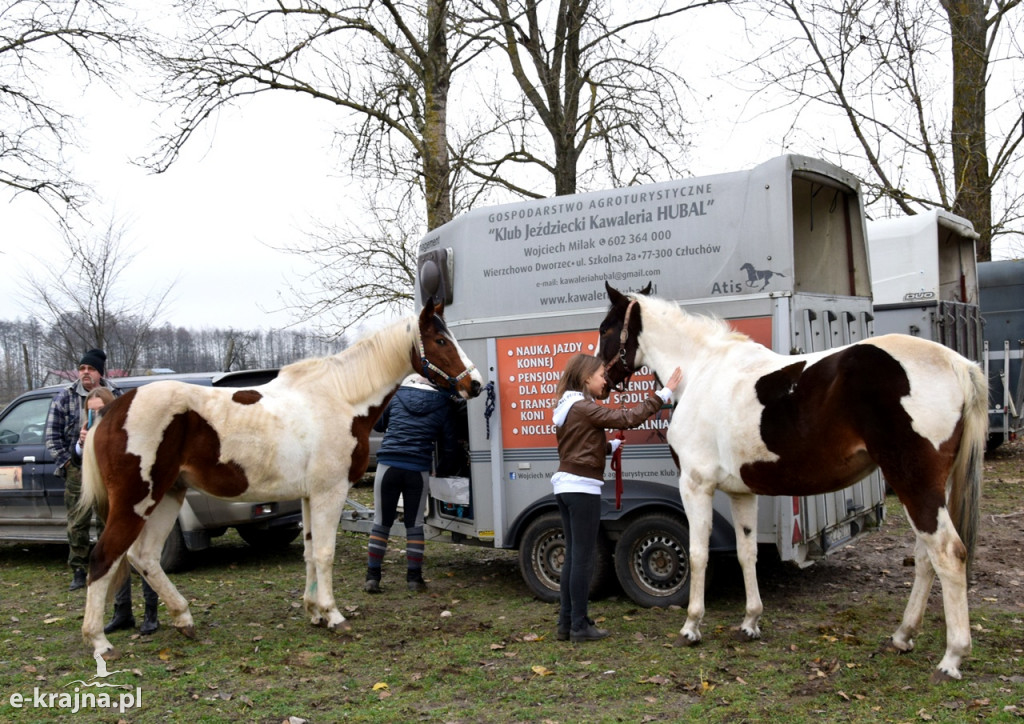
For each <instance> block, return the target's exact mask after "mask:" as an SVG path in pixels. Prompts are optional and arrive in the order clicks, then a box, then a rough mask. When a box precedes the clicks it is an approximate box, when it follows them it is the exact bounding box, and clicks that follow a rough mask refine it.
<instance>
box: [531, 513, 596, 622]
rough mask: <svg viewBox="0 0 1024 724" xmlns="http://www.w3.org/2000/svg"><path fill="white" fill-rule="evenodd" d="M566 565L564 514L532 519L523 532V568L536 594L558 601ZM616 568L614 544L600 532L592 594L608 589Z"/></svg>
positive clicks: (550, 601)
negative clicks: (613, 552)
mask: <svg viewBox="0 0 1024 724" xmlns="http://www.w3.org/2000/svg"><path fill="white" fill-rule="evenodd" d="M564 564H565V534H564V533H563V532H562V516H561V515H559V514H558V513H557V512H549V513H544V514H543V515H541V516H539V517H538V518H536V519H535V520H534V521H532V522H531V523H530V524H529V525H528V526H527V528H526V532H524V533H523V539H522V543H521V544H520V546H519V571H520V573H521V574H522V576H523V580H524V581H525V582H526V585H527V587H528V588H529V589H530V591H531V592H532V593H533V595H535V596H536V597H537V598H539V599H540V600H542V601H546V602H547V603H555V602H557V601H558V600H559V598H560V595H561V594H560V586H561V582H562V566H563V565H564ZM612 570H613V568H612V549H611V545H610V544H609V543H608V540H607V539H606V538H605V537H604V535H602V534H600V533H599V534H598V545H597V551H596V552H595V560H594V577H593V579H591V582H590V593H591V595H596V594H598V593H600V592H603V591H604V590H606V589H607V588H608V585H609V581H610V580H611V579H612Z"/></svg>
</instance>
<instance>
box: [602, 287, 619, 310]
mask: <svg viewBox="0 0 1024 724" xmlns="http://www.w3.org/2000/svg"><path fill="white" fill-rule="evenodd" d="M604 289H605V291H606V292H608V301H609V302H611V303H612V306H613V307H614V306H615V305H616V304H618V303H619V302H620V301H622V300H623V296H622V293H621V292H619V290H618V289H616V288H615V287H613V286H612V285H611V284H609V283H608V282H605V283H604Z"/></svg>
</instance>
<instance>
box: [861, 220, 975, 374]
mask: <svg viewBox="0 0 1024 724" xmlns="http://www.w3.org/2000/svg"><path fill="white" fill-rule="evenodd" d="M867 229H868V249H869V252H870V258H871V290H872V295H873V297H874V308H875V334H888V333H890V332H897V333H900V334H909V335H913V336H915V337H923V338H924V339H929V340H931V341H933V342H938V343H939V344H943V345H945V346H947V347H949V348H951V349H953V350H955V351H957V352H959V353H960V354H961V355H963V356H964V357H966V358H967V359H969V360H973V361H975V362H979V363H980V362H981V361H982V358H983V356H984V355H983V351H982V322H981V310H980V306H979V299H980V297H979V292H978V265H977V261H976V258H977V255H976V251H975V246H974V242H975V241H976V240H977V238H978V234H977V233H975V231H974V226H973V225H972V224H971V222H970V221H968V220H967V219H964V218H963V217H960V216H956V215H954V214H951V213H949V212H948V211H943V210H942V209H932V210H929V211H924V212H922V213H920V214H915V215H913V216H904V217H900V218H893V219H880V220H878V221H869V222H868V224H867Z"/></svg>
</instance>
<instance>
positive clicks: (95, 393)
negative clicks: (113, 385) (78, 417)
mask: <svg viewBox="0 0 1024 724" xmlns="http://www.w3.org/2000/svg"><path fill="white" fill-rule="evenodd" d="M113 401H114V393H113V392H111V391H110V389H109V388H107V387H94V388H92V389H91V390H90V391H89V394H88V395H86V396H85V408H86V409H87V410H96V411H99V410H102V409H103V408H104V407H106V406H107V405H109V404H110V403H111V402H113Z"/></svg>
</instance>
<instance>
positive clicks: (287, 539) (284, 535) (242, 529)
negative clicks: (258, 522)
mask: <svg viewBox="0 0 1024 724" xmlns="http://www.w3.org/2000/svg"><path fill="white" fill-rule="evenodd" d="M236 530H237V531H238V535H240V536H242V540H244V541H245V542H246V543H248V544H249V545H250V546H252V547H253V548H255V549H256V550H259V551H276V550H280V549H281V548H287V547H288V546H289V545H290V544H291V542H292V541H293V540H295V539H296V538H298V537H299V533H301V532H302V529H301V528H299V527H298V526H295V527H284V528H260V527H258V526H253V525H240V526H238V528H236Z"/></svg>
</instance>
